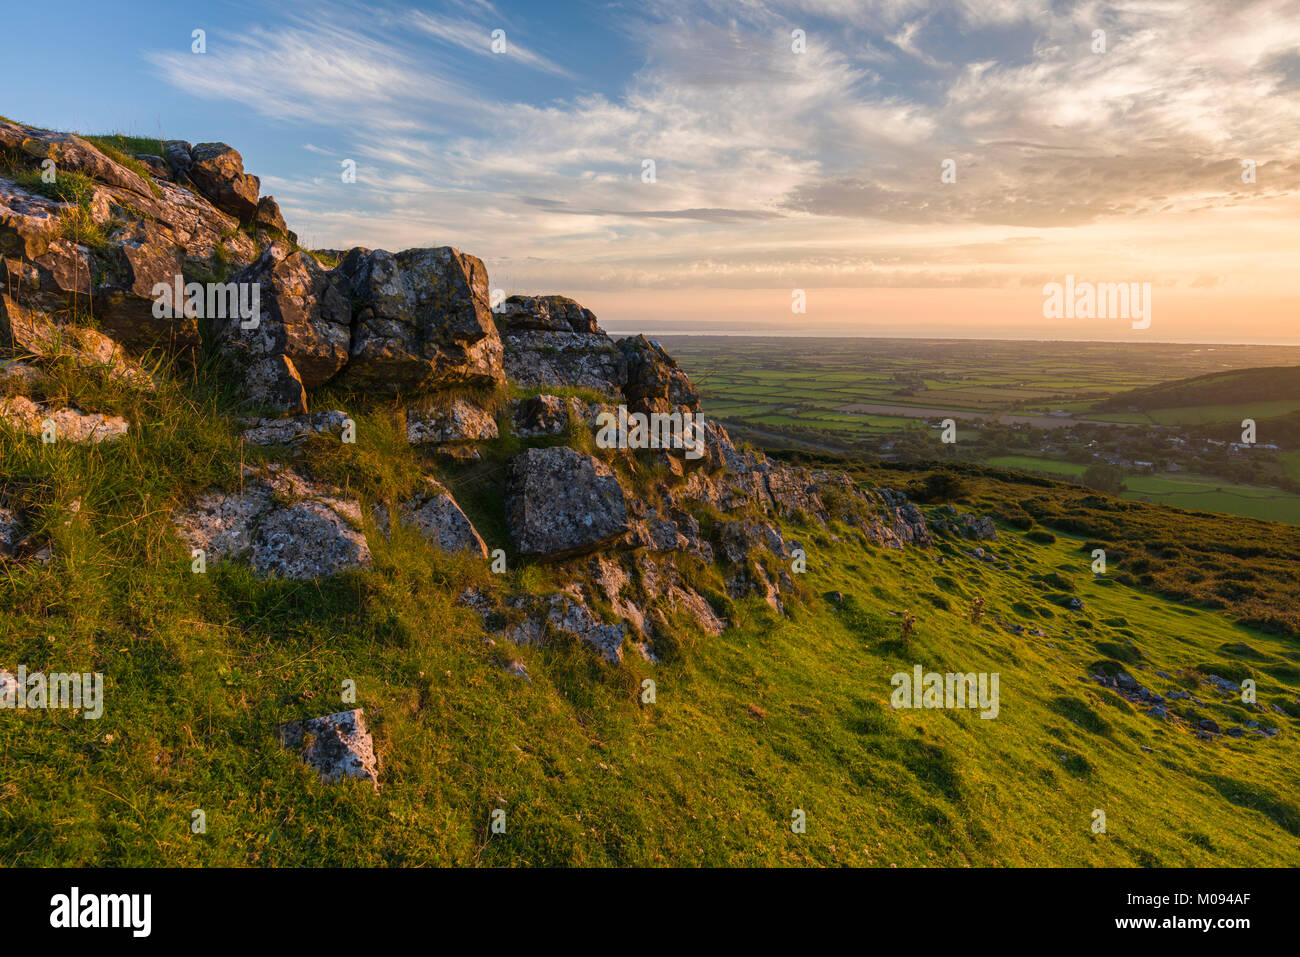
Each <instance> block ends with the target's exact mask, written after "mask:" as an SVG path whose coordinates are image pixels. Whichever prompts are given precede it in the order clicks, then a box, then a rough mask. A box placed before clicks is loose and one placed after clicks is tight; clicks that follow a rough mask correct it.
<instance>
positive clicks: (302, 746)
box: [280, 708, 379, 790]
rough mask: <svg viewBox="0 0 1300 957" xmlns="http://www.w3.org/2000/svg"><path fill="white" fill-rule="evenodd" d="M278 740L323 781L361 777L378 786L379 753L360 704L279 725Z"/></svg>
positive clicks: (334, 781)
mask: <svg viewBox="0 0 1300 957" xmlns="http://www.w3.org/2000/svg"><path fill="white" fill-rule="evenodd" d="M280 743H281V745H282V746H283V747H285V748H287V749H288V750H290V751H293V752H295V753H297V755H298V757H300V758H301V759H302V760H303V761H304V762H305V763H306V764H307V765H308V766H309V767H311V768H313V769H314V770H315V771H316V772H317V773H318V774H319V775H320V779H321V781H323V782H324V783H325V784H335V783H337V782H339V781H342V780H343V779H344V778H361V779H362V780H365V781H370V782H371V783H372V784H374V785H375V790H378V789H379V756H378V755H377V754H376V753H375V742H374V738H372V737H371V735H370V731H369V729H368V728H367V727H366V719H365V713H364V711H363V710H362V709H361V708H355V709H353V710H352V711H339V712H337V713H335V714H327V715H324V716H322V717H319V718H308V719H306V720H305V721H289V722H286V723H285V724H282V725H281V726H280Z"/></svg>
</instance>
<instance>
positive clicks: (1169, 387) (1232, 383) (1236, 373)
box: [1094, 366, 1300, 412]
mask: <svg viewBox="0 0 1300 957" xmlns="http://www.w3.org/2000/svg"><path fill="white" fill-rule="evenodd" d="M1276 399H1300V366H1273V367H1268V368H1262V369H1235V370H1233V371H1231V372H1211V373H1209V374H1208V375H1199V376H1195V377H1194V378H1191V379H1176V380H1174V381H1173V382H1164V383H1161V384H1160V385H1152V386H1145V387H1143V388H1141V389H1132V390H1130V391H1128V392H1120V393H1118V394H1116V395H1113V396H1111V397H1110V398H1108V399H1102V400H1101V401H1100V402H1098V403H1097V404H1096V405H1095V406H1094V408H1095V410H1096V411H1098V412H1117V411H1123V410H1126V409H1129V408H1136V409H1141V410H1144V411H1145V410H1149V409H1177V408H1181V407H1183V406H1205V405H1236V404H1238V403H1241V402H1254V401H1264V400H1276Z"/></svg>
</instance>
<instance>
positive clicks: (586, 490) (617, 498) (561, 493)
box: [506, 446, 629, 558]
mask: <svg viewBox="0 0 1300 957" xmlns="http://www.w3.org/2000/svg"><path fill="white" fill-rule="evenodd" d="M506 507H507V515H508V521H509V525H510V534H511V538H512V540H513V541H514V544H515V548H516V549H517V550H518V551H519V552H520V553H521V554H523V555H535V556H542V557H552V558H553V557H563V556H569V555H576V554H581V553H583V552H588V551H592V550H594V549H596V548H599V547H600V546H602V545H606V544H609V543H611V542H613V541H616V540H617V539H619V538H621V537H622V536H623V535H625V534H626V533H627V531H628V529H629V525H628V516H627V504H626V500H625V497H624V494H623V488H622V486H621V485H619V481H618V477H617V476H616V475H615V474H614V471H613V470H612V469H611V468H610V467H609V466H607V465H605V464H604V463H603V462H601V461H600V460H599V459H596V458H593V457H592V456H590V455H586V454H584V453H582V452H578V451H576V450H575V449H571V448H568V447H567V446H552V447H551V448H545V449H528V450H527V451H525V452H523V453H522V454H520V455H517V456H515V458H514V459H512V460H511V462H510V475H509V482H508V489H507V496H506Z"/></svg>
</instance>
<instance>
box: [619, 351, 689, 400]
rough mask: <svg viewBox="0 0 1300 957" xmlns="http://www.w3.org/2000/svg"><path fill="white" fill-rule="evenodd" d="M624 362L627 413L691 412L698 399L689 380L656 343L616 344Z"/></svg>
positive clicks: (624, 389)
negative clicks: (683, 410)
mask: <svg viewBox="0 0 1300 957" xmlns="http://www.w3.org/2000/svg"><path fill="white" fill-rule="evenodd" d="M618 347H619V350H620V351H621V352H622V354H623V360H624V382H623V395H624V396H625V397H626V398H627V404H628V410H629V411H631V412H642V413H646V414H649V413H653V412H673V411H676V410H682V409H685V410H687V411H691V412H695V411H698V410H699V407H700V396H699V393H698V392H696V391H695V386H694V385H692V384H691V380H690V378H689V377H688V376H687V375H686V373H685V372H683V371H682V370H681V369H680V368H678V366H677V361H676V360H675V359H673V357H672V356H670V355H669V354H668V353H667V352H665V351H664V350H663V348H662V347H661V346H660V345H659V344H658V343H657V342H651V341H650V340H649V339H647V338H646V337H645V336H632V337H629V338H627V339H621V340H619V343H618Z"/></svg>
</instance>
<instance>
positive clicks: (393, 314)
mask: <svg viewBox="0 0 1300 957" xmlns="http://www.w3.org/2000/svg"><path fill="white" fill-rule="evenodd" d="M335 272H336V273H337V274H338V275H339V276H340V277H341V278H342V279H343V281H344V283H345V284H346V286H347V288H348V291H349V293H350V296H351V298H352V301H353V317H352V318H353V335H352V358H351V361H350V362H349V364H348V369H347V373H346V378H347V380H348V382H349V383H350V384H352V385H354V386H356V387H359V388H366V389H370V390H374V391H380V392H388V393H409V392H415V391H420V390H426V389H432V388H438V387H443V386H449V385H493V386H495V385H499V384H501V383H502V382H503V381H504V369H503V367H502V345H501V338H500V336H499V334H498V333H497V327H496V324H495V323H494V322H493V321H492V315H491V312H490V310H489V308H488V287H487V283H488V279H487V269H486V268H485V267H484V265H483V262H482V260H480V259H477V258H476V257H474V256H470V255H467V254H465V253H461V252H458V251H457V250H455V249H452V248H451V247H450V246H442V247H439V248H437V249H407V250H404V251H403V252H400V253H397V254H396V255H394V254H392V253H390V252H387V251H386V250H382V249H375V250H369V249H353V250H351V251H350V252H349V253H348V254H347V255H346V256H345V257H344V258H343V261H342V262H341V263H339V265H338V268H337V269H336V270H335Z"/></svg>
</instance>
